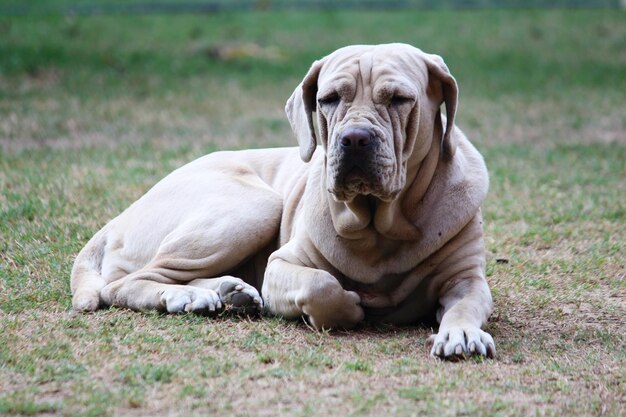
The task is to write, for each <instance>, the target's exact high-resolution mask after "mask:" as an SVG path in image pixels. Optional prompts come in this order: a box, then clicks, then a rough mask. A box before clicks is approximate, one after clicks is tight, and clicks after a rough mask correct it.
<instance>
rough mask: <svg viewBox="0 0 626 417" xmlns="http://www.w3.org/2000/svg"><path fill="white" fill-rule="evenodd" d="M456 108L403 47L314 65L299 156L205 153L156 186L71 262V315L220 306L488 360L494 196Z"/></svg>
mask: <svg viewBox="0 0 626 417" xmlns="http://www.w3.org/2000/svg"><path fill="white" fill-rule="evenodd" d="M457 98H458V87H457V83H456V81H455V79H454V77H453V76H452V75H451V74H450V72H449V70H448V68H447V66H446V65H445V63H444V61H443V59H442V58H441V57H439V56H437V55H432V54H428V53H425V52H422V51H421V50H420V49H417V48H414V47H412V46H410V45H406V44H386V45H374V46H369V45H355V46H347V47H344V48H341V49H339V50H337V51H335V52H333V53H331V54H330V55H328V56H326V57H324V58H322V59H320V60H318V61H316V62H314V63H313V65H312V66H311V68H310V70H309V71H308V73H307V74H306V76H305V77H304V79H303V80H302V82H301V83H300V85H298V87H297V88H296V89H295V91H294V92H293V94H292V95H291V97H290V98H289V99H288V101H287V104H286V107H285V110H286V113H287V118H288V119H289V122H290V125H291V127H292V129H293V131H294V133H295V136H296V137H297V140H298V145H299V146H298V147H293V148H276V149H260V150H242V151H231V152H215V153H212V154H209V155H206V156H204V157H201V158H199V159H197V160H195V161H193V162H191V163H189V164H187V165H185V166H183V167H182V168H179V169H177V170H175V171H174V172H172V173H171V174H170V175H168V176H167V177H165V178H164V179H163V180H161V181H160V182H159V183H157V184H156V185H155V186H154V187H153V188H152V189H151V190H149V191H148V192H147V193H146V194H145V195H144V196H142V197H141V198H140V199H139V200H138V201H136V202H135V203H133V204H132V205H131V206H130V207H129V208H128V209H126V210H125V211H124V212H123V213H122V214H120V215H119V216H118V217H116V218H114V219H113V220H112V221H111V222H109V223H108V224H107V225H105V226H104V227H103V228H102V229H101V230H100V231H99V232H98V233H96V234H95V236H94V237H93V238H92V239H91V240H90V241H89V242H88V243H87V245H86V246H85V247H84V248H83V250H82V251H81V252H80V253H79V254H78V256H77V258H76V261H75V264H74V267H73V269H72V277H71V289H72V293H73V300H72V304H73V308H74V309H75V310H77V311H93V310H96V309H97V308H99V307H102V306H118V307H124V308H130V309H133V310H140V311H141V310H152V309H155V310H160V311H166V312H169V313H180V312H194V313H201V314H205V313H206V314H210V313H212V312H214V311H219V310H221V309H223V308H225V307H229V306H230V307H232V308H242V309H245V308H248V309H253V310H254V309H257V310H261V309H263V310H266V311H268V312H269V313H271V314H275V315H279V316H282V317H285V318H300V317H304V318H305V319H306V320H308V322H309V323H310V324H311V325H312V326H313V327H315V328H316V329H332V328H352V327H354V326H356V325H357V324H358V323H360V322H362V321H363V320H370V321H381V322H387V323H392V324H397V325H403V324H409V323H414V322H417V321H419V320H423V319H424V318H425V317H436V319H437V321H438V322H439V330H438V332H437V333H436V334H433V335H432V336H431V337H430V339H429V343H430V344H431V345H432V347H431V348H430V353H431V355H433V356H436V357H439V358H448V359H454V358H461V357H467V356H471V355H481V356H486V357H493V356H494V355H495V344H494V341H493V338H492V337H491V336H490V335H489V334H488V333H487V332H485V331H483V330H481V327H482V326H483V325H484V324H485V323H486V321H487V319H488V317H489V315H490V313H491V309H492V297H491V292H490V289H489V287H488V284H487V281H486V278H485V247H484V243H483V232H482V217H481V211H480V205H481V203H482V201H483V199H484V198H485V195H486V193H487V190H488V183H489V180H488V173H487V169H486V167H485V163H484V161H483V158H482V156H481V155H480V154H479V152H478V151H477V150H476V149H475V148H474V146H473V145H472V144H471V143H470V142H469V141H468V139H467V138H466V136H465V135H464V134H463V133H462V132H461V130H459V128H458V127H457V126H456V125H455V123H454V121H455V113H456V109H457ZM442 105H444V106H445V109H446V116H444V115H443V114H442V112H441V107H442ZM259 289H260V290H261V292H260V293H259ZM261 294H262V297H261Z"/></svg>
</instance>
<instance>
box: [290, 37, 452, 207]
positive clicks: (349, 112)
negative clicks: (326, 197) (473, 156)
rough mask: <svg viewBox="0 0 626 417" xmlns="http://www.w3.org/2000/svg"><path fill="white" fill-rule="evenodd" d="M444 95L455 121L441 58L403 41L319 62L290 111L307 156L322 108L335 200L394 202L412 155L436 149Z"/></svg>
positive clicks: (292, 100) (322, 136) (306, 157)
mask: <svg viewBox="0 0 626 417" xmlns="http://www.w3.org/2000/svg"><path fill="white" fill-rule="evenodd" d="M444 99H445V101H446V106H447V107H448V118H449V120H448V122H449V125H448V126H451V124H450V122H452V120H451V119H453V115H452V116H451V115H450V113H451V112H452V113H454V107H455V105H456V83H455V81H454V78H452V77H451V76H450V74H449V73H448V71H447V68H446V67H445V64H443V61H442V60H441V58H439V57H437V56H435V55H428V54H425V53H423V52H422V51H420V50H419V49H416V48H413V47H411V46H409V45H403V44H390V45H378V46H350V47H346V48H342V49H339V50H337V51H335V52H334V53H332V54H331V55H329V56H327V57H325V58H324V59H322V60H320V61H317V62H315V63H314V64H313V66H312V68H311V70H310V71H309V73H308V74H307V76H306V77H305V79H304V80H303V82H302V84H301V85H300V86H299V87H298V88H297V89H296V91H295V92H294V94H293V95H292V97H291V98H290V99H289V101H288V102H287V107H286V111H287V115H288V117H289V120H290V122H291V124H292V127H293V128H294V131H295V132H296V135H297V136H298V140H299V142H300V150H301V156H302V158H303V159H304V160H305V161H307V160H309V159H310V158H311V156H312V154H313V152H314V150H315V146H316V142H317V141H316V135H315V129H314V127H313V117H312V112H313V111H316V112H317V124H318V131H319V136H320V141H321V144H322V146H323V148H324V150H325V152H326V161H325V162H326V171H325V172H326V178H325V181H326V187H327V189H328V192H329V193H330V194H332V196H333V197H334V199H335V200H336V201H351V200H352V199H354V198H355V197H356V196H357V195H371V196H374V197H376V198H378V199H380V200H383V201H391V200H393V199H394V198H396V196H397V195H398V194H399V193H400V192H401V191H402V189H403V188H404V187H405V183H406V172H407V165H408V163H409V160H411V159H412V160H418V162H419V160H421V159H422V158H424V157H425V155H426V153H427V152H428V150H429V149H430V145H431V144H432V139H433V138H432V132H433V126H434V125H435V118H436V117H439V107H440V105H441V103H442V102H443V101H444ZM451 108H452V111H451ZM447 130H449V129H447ZM424 132H430V133H429V134H424ZM445 136H447V137H448V142H449V132H446V135H444V137H445ZM444 142H445V141H444ZM443 145H444V150H445V151H446V152H448V153H452V152H454V149H453V146H452V144H449V143H447V144H446V143H443ZM446 147H448V148H447V149H446Z"/></svg>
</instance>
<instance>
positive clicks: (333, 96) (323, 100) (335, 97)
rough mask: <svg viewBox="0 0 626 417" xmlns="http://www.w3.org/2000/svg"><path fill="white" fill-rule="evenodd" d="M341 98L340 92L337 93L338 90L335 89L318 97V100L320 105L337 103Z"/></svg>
mask: <svg viewBox="0 0 626 417" xmlns="http://www.w3.org/2000/svg"><path fill="white" fill-rule="evenodd" d="M340 100H341V97H339V93H337V92H336V91H333V92H330V93H327V94H324V95H323V96H322V97H320V98H319V99H317V102H318V103H319V104H320V105H324V104H337V103H339V101H340Z"/></svg>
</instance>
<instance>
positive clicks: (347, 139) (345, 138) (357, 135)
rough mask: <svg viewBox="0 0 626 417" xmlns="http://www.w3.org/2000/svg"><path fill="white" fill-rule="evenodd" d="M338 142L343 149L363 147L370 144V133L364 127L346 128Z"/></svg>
mask: <svg viewBox="0 0 626 417" xmlns="http://www.w3.org/2000/svg"><path fill="white" fill-rule="evenodd" d="M339 144H340V145H341V147H342V148H343V149H345V150H348V149H364V148H367V147H368V146H370V145H371V144H372V135H371V133H370V132H369V131H368V130H366V129H362V128H348V129H346V130H345V131H344V132H343V134H342V135H341V138H340V139H339Z"/></svg>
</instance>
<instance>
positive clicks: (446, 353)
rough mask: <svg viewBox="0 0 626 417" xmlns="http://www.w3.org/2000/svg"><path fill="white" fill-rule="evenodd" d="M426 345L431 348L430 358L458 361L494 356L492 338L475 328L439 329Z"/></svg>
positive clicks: (494, 348) (494, 349) (494, 346)
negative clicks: (473, 357)
mask: <svg viewBox="0 0 626 417" xmlns="http://www.w3.org/2000/svg"><path fill="white" fill-rule="evenodd" d="M426 343H427V345H428V346H431V348H430V354H431V356H434V357H438V358H441V359H450V360H459V359H465V358H467V357H469V356H473V355H479V356H485V357H487V358H494V357H495V356H496V345H495V343H494V341H493V338H492V337H491V335H490V334H489V333H487V332H484V331H482V330H481V329H479V328H477V327H466V328H463V327H447V328H441V329H439V333H437V334H433V335H432V336H430V337H429V338H428V341H427V342H426Z"/></svg>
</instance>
